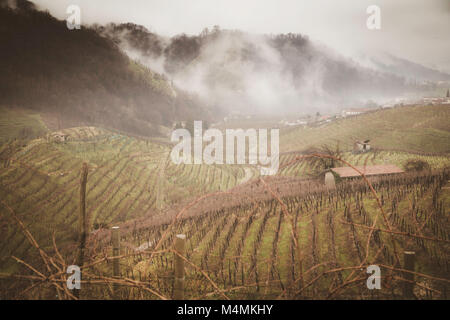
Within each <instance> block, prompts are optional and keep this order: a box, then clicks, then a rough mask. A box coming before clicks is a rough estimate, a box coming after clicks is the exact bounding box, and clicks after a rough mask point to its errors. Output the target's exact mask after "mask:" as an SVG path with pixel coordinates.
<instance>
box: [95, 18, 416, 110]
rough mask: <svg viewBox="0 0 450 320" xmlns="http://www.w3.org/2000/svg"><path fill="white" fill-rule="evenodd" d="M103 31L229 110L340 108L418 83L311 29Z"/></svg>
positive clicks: (122, 27)
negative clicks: (346, 51)
mask: <svg viewBox="0 0 450 320" xmlns="http://www.w3.org/2000/svg"><path fill="white" fill-rule="evenodd" d="M95 30H97V31H98V32H99V33H100V34H102V35H103V36H105V37H106V38H108V39H111V40H112V41H114V42H115V43H117V45H118V46H120V47H121V48H122V49H123V50H124V52H127V54H128V55H129V56H131V57H133V58H135V59H138V60H139V61H141V62H142V63H143V64H145V65H147V66H150V67H151V68H155V69H157V70H158V71H159V72H161V73H164V74H165V75H167V76H168V77H170V78H171V79H173V80H174V82H175V83H176V84H177V85H179V86H180V87H182V88H185V89H187V90H190V91H193V92H197V93H198V94H199V95H200V96H201V97H203V98H205V99H206V100H207V101H208V102H209V103H210V104H211V105H214V106H218V107H220V108H221V109H222V110H225V111H230V110H239V111H241V112H243V113H258V114H261V113H268V114H274V113H276V114H279V113H283V112H312V111H316V110H336V108H337V106H336V103H339V104H344V105H345V104H354V103H361V102H366V101H367V100H369V99H372V100H377V99H383V98H388V97H396V96H398V95H401V94H403V93H404V92H406V91H411V90H416V89H417V88H415V87H411V86H408V85H406V84H405V83H404V79H403V77H402V76H401V75H394V74H392V73H387V72H384V71H375V70H374V69H370V68H366V67H364V66H362V65H360V64H359V63H357V62H355V61H353V60H351V59H350V58H347V57H344V56H342V55H340V54H339V53H337V52H335V51H333V50H332V49H330V48H328V47H326V46H324V45H319V44H318V43H316V42H315V41H314V40H311V39H309V38H308V36H307V35H304V34H292V33H289V34H276V35H263V34H250V33H246V32H244V31H240V30H222V29H220V28H219V27H218V26H216V27H214V28H213V29H212V30H208V28H205V29H204V30H203V32H201V33H200V34H198V35H186V34H179V35H175V36H173V37H170V38H169V37H164V36H161V35H158V34H157V33H155V32H151V31H149V30H147V29H145V28H144V27H142V26H140V25H135V24H131V23H128V24H108V25H106V26H96V27H95ZM343 75H345V76H343Z"/></svg>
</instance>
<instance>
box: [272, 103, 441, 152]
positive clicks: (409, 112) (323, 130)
mask: <svg viewBox="0 0 450 320" xmlns="http://www.w3.org/2000/svg"><path fill="white" fill-rule="evenodd" d="M449 118H450V106H448V105H436V106H410V107H409V106H408V107H400V108H393V109H387V110H378V111H375V112H372V113H368V114H362V115H359V116H356V117H350V118H346V119H345V118H344V119H339V120H335V121H333V122H331V123H328V124H323V125H321V126H319V127H307V128H302V127H294V128H288V129H285V130H283V131H282V132H281V133H280V150H281V151H283V152H287V151H304V150H306V149H308V148H310V147H319V146H321V145H324V144H327V145H330V146H332V147H334V146H335V145H336V143H337V142H338V141H339V142H340V143H341V147H342V149H343V150H352V146H353V143H354V142H355V141H356V140H366V139H370V140H371V144H372V146H373V147H375V148H376V149H381V150H396V151H407V152H430V153H449V152H450V133H449V124H448V119H449Z"/></svg>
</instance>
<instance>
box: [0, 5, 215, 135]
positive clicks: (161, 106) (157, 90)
mask: <svg viewBox="0 0 450 320" xmlns="http://www.w3.org/2000/svg"><path fill="white" fill-rule="evenodd" d="M11 3H12V4H13V5H11ZM0 38H1V43H2V48H3V49H2V50H0V69H1V70H2V72H1V74H0V104H1V105H4V106H8V107H25V108H32V109H35V110H40V111H46V112H51V113H54V114H56V115H57V116H58V117H59V118H60V119H61V122H62V126H64V127H67V126H76V125H88V124H95V125H101V126H104V127H109V128H115V129H120V130H123V131H127V132H131V133H135V134H140V135H158V134H160V132H159V127H160V126H161V125H165V126H171V125H172V121H173V120H176V119H177V117H179V116H180V115H182V116H183V118H188V119H189V118H199V117H202V118H207V117H208V110H207V109H206V108H205V107H204V104H202V102H200V101H199V100H198V99H197V98H196V97H195V96H194V95H191V94H188V93H187V92H185V91H183V90H180V89H178V88H176V87H174V86H172V84H171V83H170V82H169V81H168V80H167V79H166V78H165V77H164V76H163V75H160V74H158V73H156V72H153V71H151V70H150V69H148V68H146V67H145V66H143V65H140V64H139V63H136V62H134V61H132V60H131V59H130V58H129V57H127V56H126V55H125V54H123V52H122V51H121V50H120V49H119V48H118V47H117V46H116V45H115V44H114V43H113V42H112V41H110V40H108V39H106V38H104V37H101V36H99V35H98V34H97V33H96V32H95V31H94V30H92V29H90V28H85V27H82V28H81V30H73V31H71V30H69V29H68V28H67V26H66V22H65V21H60V20H57V19H56V18H54V17H52V16H51V15H50V14H49V13H48V12H41V11H37V10H35V8H34V6H33V5H32V4H31V3H29V2H28V1H17V2H11V1H2V2H1V6H0Z"/></svg>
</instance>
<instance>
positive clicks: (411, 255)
mask: <svg viewBox="0 0 450 320" xmlns="http://www.w3.org/2000/svg"><path fill="white" fill-rule="evenodd" d="M403 258H404V264H405V266H404V269H405V270H408V271H412V272H414V265H415V260H416V253H415V252H414V251H405V252H404V253H403ZM403 277H404V278H405V279H406V280H409V281H405V283H404V285H403V296H404V297H405V298H407V299H411V298H414V293H413V289H414V274H413V273H409V272H404V275H403Z"/></svg>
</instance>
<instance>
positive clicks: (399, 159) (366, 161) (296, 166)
mask: <svg viewBox="0 0 450 320" xmlns="http://www.w3.org/2000/svg"><path fill="white" fill-rule="evenodd" d="M301 154H302V153H301V152H297V153H296V152H290V153H285V154H283V155H281V157H280V167H281V168H282V169H281V170H280V174H281V175H283V176H299V177H308V175H309V174H311V173H313V172H314V171H315V168H314V167H313V166H312V165H311V164H310V163H308V162H306V161H299V162H294V163H293V164H292V165H290V163H292V162H293V161H294V160H295V158H296V156H299V155H301ZM342 159H343V160H345V161H347V162H349V163H350V164H352V165H354V166H364V165H368V166H370V165H379V164H395V165H397V166H398V167H400V168H404V167H405V165H406V163H407V162H408V160H413V159H414V160H422V161H424V162H426V163H428V164H429V165H430V167H431V168H433V169H443V168H446V167H448V166H450V156H449V155H448V154H442V155H429V154H421V153H411V152H402V151H389V150H373V151H370V152H367V153H362V154H353V153H352V152H344V153H343V154H342ZM339 166H345V164H340V165H339Z"/></svg>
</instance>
